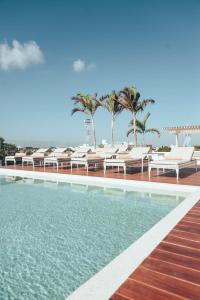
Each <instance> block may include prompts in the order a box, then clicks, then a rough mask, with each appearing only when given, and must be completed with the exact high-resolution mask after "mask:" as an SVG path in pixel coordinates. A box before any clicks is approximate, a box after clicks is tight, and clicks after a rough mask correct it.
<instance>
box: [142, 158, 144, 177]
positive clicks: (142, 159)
mask: <svg viewBox="0 0 200 300" xmlns="http://www.w3.org/2000/svg"><path fill="white" fill-rule="evenodd" d="M143 170H144V161H143V157H142V168H141V171H142V173H143Z"/></svg>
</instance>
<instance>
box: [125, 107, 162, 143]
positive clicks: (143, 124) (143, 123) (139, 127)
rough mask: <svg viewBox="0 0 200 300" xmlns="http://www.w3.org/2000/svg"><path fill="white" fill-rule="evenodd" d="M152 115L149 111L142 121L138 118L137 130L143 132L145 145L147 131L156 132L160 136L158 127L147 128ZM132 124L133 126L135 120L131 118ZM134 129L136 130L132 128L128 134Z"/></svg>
mask: <svg viewBox="0 0 200 300" xmlns="http://www.w3.org/2000/svg"><path fill="white" fill-rule="evenodd" d="M150 115H151V114H150V113H149V112H148V113H147V114H146V115H145V117H144V119H143V120H142V121H140V120H138V119H136V127H137V129H136V131H137V133H140V134H142V144H143V146H144V144H145V140H144V138H145V134H147V133H155V134H157V135H158V137H160V131H159V130H158V129H156V128H147V121H148V119H149V117H150ZM130 126H133V121H132V120H131V122H130ZM133 130H134V129H133V128H131V129H130V130H129V131H128V132H127V136H128V135H129V134H130V133H131V132H133Z"/></svg>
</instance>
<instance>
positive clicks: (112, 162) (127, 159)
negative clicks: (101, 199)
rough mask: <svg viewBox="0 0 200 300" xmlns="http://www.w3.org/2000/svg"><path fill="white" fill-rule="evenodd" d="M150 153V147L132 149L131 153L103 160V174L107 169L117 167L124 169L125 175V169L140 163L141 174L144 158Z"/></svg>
mask: <svg viewBox="0 0 200 300" xmlns="http://www.w3.org/2000/svg"><path fill="white" fill-rule="evenodd" d="M149 151H150V147H134V148H133V149H132V150H131V151H129V152H127V153H123V154H117V155H116V157H115V158H112V159H105V160H104V173H105V172H106V168H107V167H118V171H119V168H120V167H121V168H123V169H124V174H126V170H127V167H133V166H134V165H135V164H136V163H139V162H141V164H142V166H141V170H142V172H143V165H144V158H145V157H146V156H147V154H148V153H149Z"/></svg>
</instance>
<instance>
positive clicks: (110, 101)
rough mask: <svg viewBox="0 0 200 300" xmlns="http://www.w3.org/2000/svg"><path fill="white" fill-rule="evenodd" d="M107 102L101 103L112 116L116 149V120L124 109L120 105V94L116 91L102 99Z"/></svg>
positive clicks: (112, 131)
mask: <svg viewBox="0 0 200 300" xmlns="http://www.w3.org/2000/svg"><path fill="white" fill-rule="evenodd" d="M105 99H106V101H105V102H103V101H102V102H101V106H103V107H104V108H105V109H106V110H107V111H108V112H109V113H110V114H111V140H112V147H114V144H115V140H114V128H115V120H116V117H117V115H119V114H120V113H121V112H122V110H123V109H124V107H123V106H122V105H121V104H120V103H119V93H118V92H116V91H112V93H111V94H108V95H106V96H105V97H102V98H101V100H105Z"/></svg>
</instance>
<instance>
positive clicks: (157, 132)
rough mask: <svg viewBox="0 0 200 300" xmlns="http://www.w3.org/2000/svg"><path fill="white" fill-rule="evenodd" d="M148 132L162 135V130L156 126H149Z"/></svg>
mask: <svg viewBox="0 0 200 300" xmlns="http://www.w3.org/2000/svg"><path fill="white" fill-rule="evenodd" d="M146 133H155V134H157V135H158V137H160V131H159V130H158V129H156V128H149V129H146Z"/></svg>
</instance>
